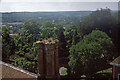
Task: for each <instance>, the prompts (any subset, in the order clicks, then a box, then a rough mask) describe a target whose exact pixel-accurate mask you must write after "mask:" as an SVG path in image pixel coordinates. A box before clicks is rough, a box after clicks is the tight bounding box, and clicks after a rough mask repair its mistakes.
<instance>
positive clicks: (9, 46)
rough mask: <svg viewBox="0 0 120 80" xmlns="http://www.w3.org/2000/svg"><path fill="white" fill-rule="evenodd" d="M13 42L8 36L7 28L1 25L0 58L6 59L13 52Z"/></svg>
mask: <svg viewBox="0 0 120 80" xmlns="http://www.w3.org/2000/svg"><path fill="white" fill-rule="evenodd" d="M14 50H15V44H14V41H13V39H12V38H11V37H10V36H9V28H7V27H2V59H3V61H7V60H6V59H8V58H9V56H10V55H11V54H14Z"/></svg>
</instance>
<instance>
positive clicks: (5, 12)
mask: <svg viewBox="0 0 120 80" xmlns="http://www.w3.org/2000/svg"><path fill="white" fill-rule="evenodd" d="M105 9H106V8H105ZM96 10H97V9H96ZM96 10H80V11H74V10H73V11H72V10H71V11H14V12H0V13H19V12H20V13H24V12H25V13H34V12H36V13H37V12H38V13H39V12H41V13H42V12H43V13H47V12H48V13H49V12H51V13H52V12H85V11H86V12H92V11H96ZM111 11H118V10H111Z"/></svg>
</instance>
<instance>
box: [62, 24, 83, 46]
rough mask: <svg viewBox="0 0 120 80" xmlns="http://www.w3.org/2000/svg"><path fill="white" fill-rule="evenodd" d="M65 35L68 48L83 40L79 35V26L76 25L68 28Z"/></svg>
mask: <svg viewBox="0 0 120 80" xmlns="http://www.w3.org/2000/svg"><path fill="white" fill-rule="evenodd" d="M64 34H65V38H66V41H67V48H69V47H71V46H72V45H75V44H76V43H77V42H78V41H79V39H80V38H81V35H80V34H78V31H77V26H75V25H68V26H66V27H65V31H64Z"/></svg>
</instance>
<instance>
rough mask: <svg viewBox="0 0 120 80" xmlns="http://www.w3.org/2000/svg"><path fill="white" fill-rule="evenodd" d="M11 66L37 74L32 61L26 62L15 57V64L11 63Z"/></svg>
mask: <svg viewBox="0 0 120 80" xmlns="http://www.w3.org/2000/svg"><path fill="white" fill-rule="evenodd" d="M12 65H14V66H17V67H19V68H22V69H25V70H28V71H30V72H35V73H37V64H36V63H35V62H34V61H28V60H27V59H26V58H22V57H21V58H16V57H15V63H12Z"/></svg>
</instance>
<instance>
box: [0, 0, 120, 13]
mask: <svg viewBox="0 0 120 80" xmlns="http://www.w3.org/2000/svg"><path fill="white" fill-rule="evenodd" d="M0 1H1V2H0V11H1V12H21V11H30V12H35V11H80V10H82V11H84V10H91V11H93V10H96V9H99V8H106V7H108V8H110V9H111V10H118V1H119V0H84V2H83V0H0ZM68 1H69V2H68Z"/></svg>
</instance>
